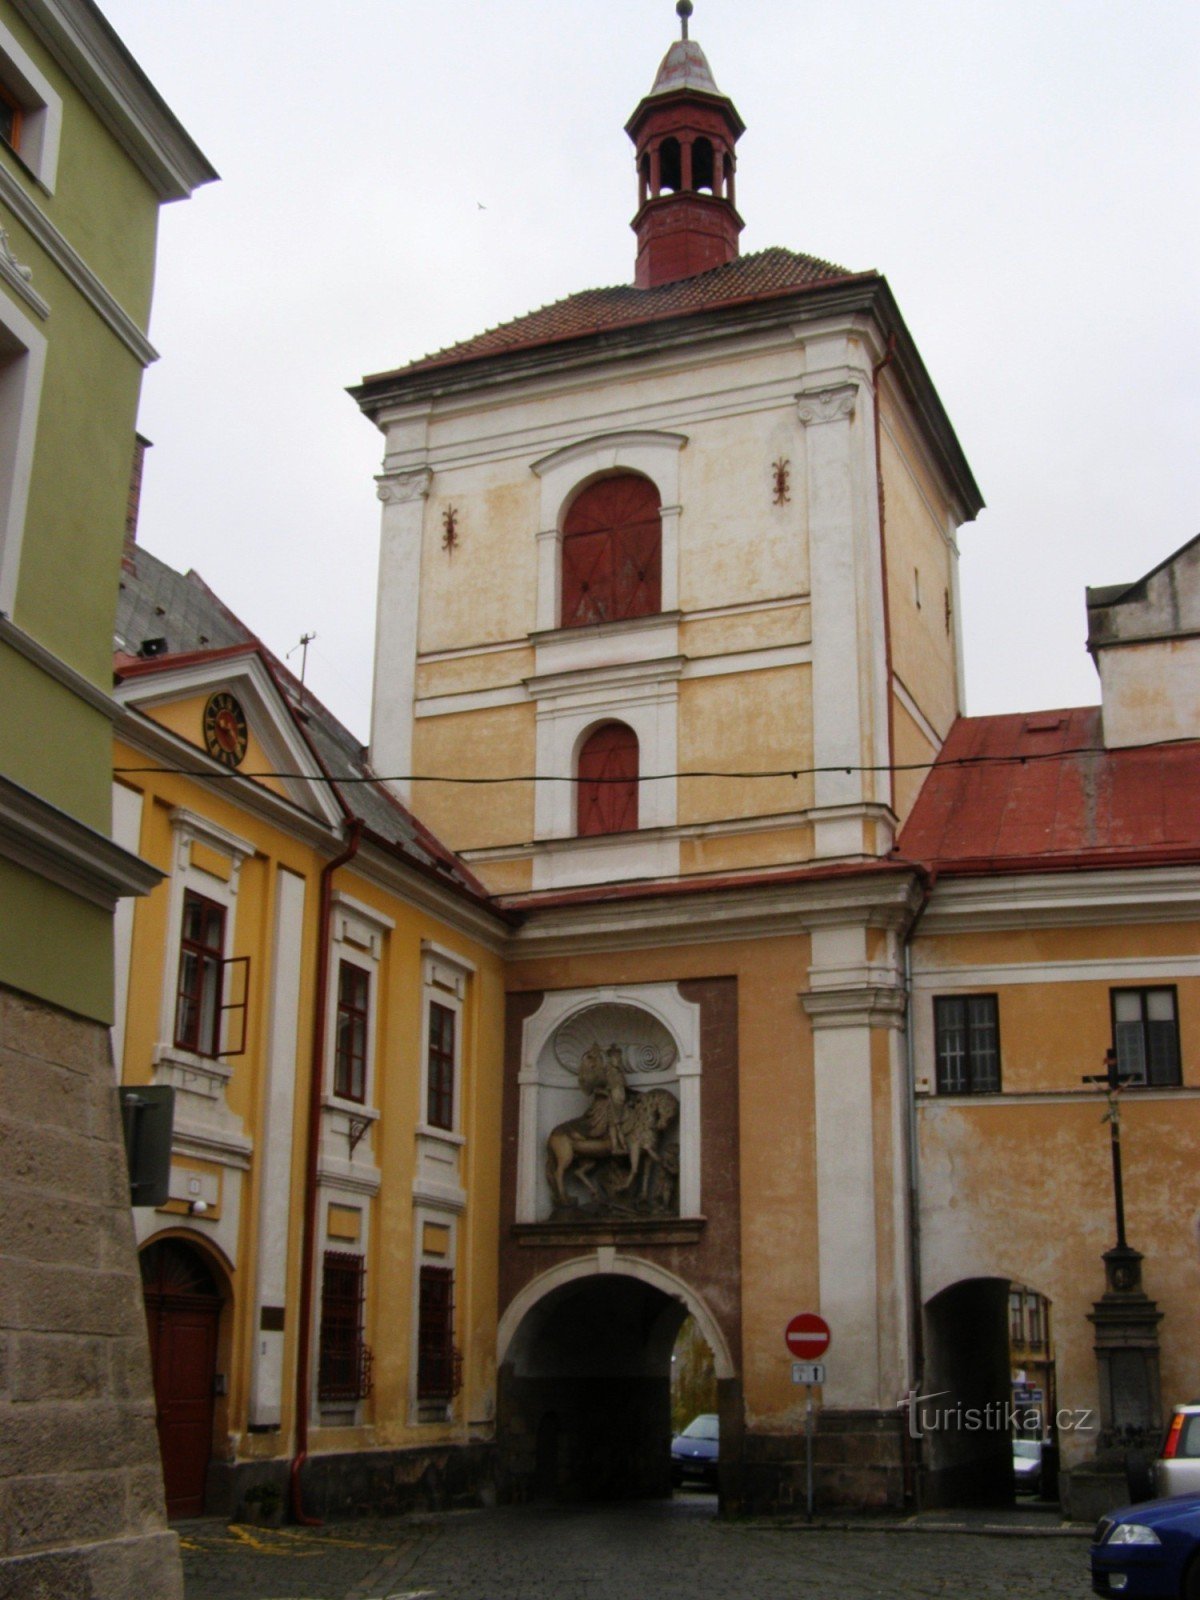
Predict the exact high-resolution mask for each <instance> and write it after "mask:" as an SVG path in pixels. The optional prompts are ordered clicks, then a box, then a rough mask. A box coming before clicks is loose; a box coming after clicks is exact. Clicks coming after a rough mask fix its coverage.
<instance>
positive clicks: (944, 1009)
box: [933, 994, 1000, 1094]
mask: <svg viewBox="0 0 1200 1600" xmlns="http://www.w3.org/2000/svg"><path fill="white" fill-rule="evenodd" d="M933 1028H934V1049H935V1053H936V1056H937V1086H938V1093H939V1094H997V1093H999V1090H1000V1017H999V1012H998V1008H997V1004H996V996H995V995H994V994H965V995H953V996H942V997H939V998H938V999H935V1000H934V1002H933Z"/></svg>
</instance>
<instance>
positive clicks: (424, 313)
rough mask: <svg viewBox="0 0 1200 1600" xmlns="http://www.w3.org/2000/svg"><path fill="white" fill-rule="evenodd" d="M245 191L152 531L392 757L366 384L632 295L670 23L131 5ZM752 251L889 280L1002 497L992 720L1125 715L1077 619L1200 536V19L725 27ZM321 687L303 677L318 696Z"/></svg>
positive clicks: (186, 258) (162, 465)
mask: <svg viewBox="0 0 1200 1600" xmlns="http://www.w3.org/2000/svg"><path fill="white" fill-rule="evenodd" d="M101 5H102V7H103V9H104V11H105V14H106V15H107V16H108V18H109V19H110V21H111V22H112V23H113V25H114V26H115V27H116V29H117V30H118V32H119V33H120V34H121V35H122V37H123V38H124V40H125V42H126V44H127V45H128V46H129V48H130V49H131V50H132V51H133V53H134V55H135V56H136V57H137V59H138V60H139V62H140V63H141V65H142V67H143V68H144V69H145V71H146V72H147V73H148V74H149V76H150V78H151V79H152V80H153V82H154V83H155V85H156V86H157V88H158V89H159V90H160V91H161V93H162V94H163V95H164V96H165V97H166V99H167V101H168V103H169V104H170V105H171V107H172V109H173V110H174V111H175V112H176V114H177V115H178V116H179V117H180V119H181V120H182V121H183V123H184V125H185V126H186V127H187V129H188V131H189V132H190V133H191V135H192V136H193V138H194V139H195V140H196V142H197V143H198V144H199V145H200V147H201V148H202V149H203V150H204V152H205V154H206V155H207V156H208V158H209V159H210V161H212V163H213V164H214V165H215V166H216V167H217V169H218V171H219V172H220V173H221V175H222V181H221V182H220V183H219V184H215V185H212V186H210V187H208V188H206V189H202V190H200V191H199V192H198V193H197V194H196V195H195V196H194V197H193V198H192V199H191V200H190V201H186V202H183V203H180V204H177V205H173V206H170V207H168V208H166V210H165V212H164V216H163V224H162V230H161V235H160V244H159V252H158V281H157V291H156V300H155V309H154V316H153V321H152V327H151V334H152V337H153V339H154V342H155V344H156V346H157V347H158V349H159V351H160V352H161V355H162V360H161V361H160V362H159V363H158V364H157V365H156V366H155V367H153V368H151V370H150V372H149V373H148V374H147V377H146V381H145V386H144V389H143V398H142V413H141V427H142V430H143V432H145V433H147V434H148V435H149V437H150V438H151V439H152V440H153V442H154V446H155V448H154V449H153V451H152V452H151V453H150V456H149V459H148V462H147V473H146V484H145V489H144V494H143V503H142V521H141V531H140V537H141V540H142V542H143V543H144V544H145V545H146V546H147V547H148V548H150V549H151V550H153V551H154V553H155V554H157V555H159V556H161V557H162V558H163V559H164V560H166V561H169V562H170V563H171V564H172V565H174V566H177V567H180V568H182V569H184V570H186V569H187V568H189V567H194V568H196V570H197V571H199V572H200V574H201V575H202V576H203V577H204V578H205V579H206V580H207V581H208V582H209V583H210V584H211V585H212V586H213V587H214V588H215V589H216V590H217V592H218V593H219V594H220V595H221V597H222V598H223V599H224V600H225V601H226V602H227V603H228V604H229V605H230V606H232V607H233V609H234V610H235V611H237V612H238V613H239V614H240V615H241V617H242V619H243V620H244V621H245V622H246V623H247V624H249V625H250V626H251V627H252V628H254V629H255V630H256V631H257V632H258V633H259V634H260V635H261V636H262V637H263V638H264V639H265V641H266V642H267V643H268V644H269V645H270V646H271V648H272V649H274V650H275V651H276V652H277V653H279V654H281V655H285V654H286V653H287V652H288V651H289V650H290V649H291V648H292V646H293V645H295V644H296V642H297V641H298V640H299V638H300V636H301V634H302V633H315V634H316V640H315V642H314V644H313V645H312V646H311V648H310V652H309V661H308V682H309V684H310V685H311V687H312V688H313V689H314V690H315V692H316V693H317V694H318V695H320V696H321V697H322V698H323V699H324V700H325V701H326V702H327V704H329V706H330V707H331V708H332V709H333V710H334V711H335V712H336V713H337V714H338V715H339V716H340V717H341V718H342V719H343V721H345V722H346V723H347V724H348V725H349V726H350V727H351V728H352V729H353V730H354V731H355V732H356V733H358V734H360V736H361V737H362V738H364V739H365V738H366V737H367V734H368V731H369V717H370V711H369V707H370V680H371V654H372V647H373V637H374V620H375V619H374V588H375V570H376V558H377V542H378V529H379V506H378V503H377V501H376V499H375V491H374V484H373V482H372V479H373V476H374V474H375V473H376V472H377V471H378V470H379V467H380V458H381V453H382V452H381V445H382V439H381V436H380V435H379V434H377V433H376V431H375V429H374V428H373V426H372V425H371V424H370V423H368V422H367V421H366V420H365V418H363V417H362V416H361V414H360V413H359V411H358V409H357V407H356V406H355V404H354V403H353V401H352V400H350V399H349V397H348V396H347V395H346V394H345V392H344V391H345V387H346V385H348V384H351V383H354V382H356V381H357V380H358V379H359V378H360V377H361V376H362V375H363V374H364V373H368V372H378V371H382V370H387V369H388V368H391V367H394V366H397V365H399V364H401V363H402V362H404V361H407V360H410V359H412V358H414V357H417V356H420V355H423V354H424V353H426V352H427V351H430V350H434V349H437V348H439V347H440V346H442V345H445V344H448V343H451V342H453V341H454V340H456V339H459V338H464V337H467V336H469V335H471V334H473V333H476V332H479V331H480V330H482V329H483V328H485V327H487V326H490V325H492V324H494V323H496V322H499V321H504V320H507V319H509V318H511V317H513V316H517V315H520V314H521V313H523V312H525V311H528V310H531V309H533V308H534V307H536V306H539V305H542V304H545V303H546V302H548V301H551V300H556V299H559V298H560V297H562V296H563V295H566V294H570V293H573V292H574V291H576V290H579V289H584V288H589V287H594V286H596V285H603V284H612V283H622V282H628V281H630V280H631V279H632V275H633V257H634V250H633V235H632V233H631V232H630V230H629V221H630V218H631V217H632V215H633V211H634V206H635V201H636V198H637V196H636V180H635V175H634V166H633V151H632V146H631V145H630V143H629V141H628V139H627V138H626V135H625V133H624V132H623V125H624V122H625V120H626V119H627V117H628V116H629V114H630V112H631V111H632V110H633V108H634V106H635V105H636V104H637V102H638V100H639V99H640V98H641V97H642V95H644V94H645V93H646V91H647V90H648V89H649V87H650V84H651V82H652V81H653V77H654V73H655V70H656V68H657V66H658V63H659V61H660V59H661V57H662V55H663V54H664V52H665V51H666V49H667V47H668V46H669V44H670V42H671V40H672V38H673V37H675V36H676V34H677V31H678V23H677V20H676V17H675V9H674V4H673V0H553V3H550V0H342V4H341V5H340V6H339V7H337V8H334V7H332V6H330V5H329V4H327V3H322V4H317V3H315V0H101ZM692 36H693V38H695V39H697V40H698V41H699V42H700V43H701V45H702V46H703V47H704V50H705V52H706V54H707V55H708V59H709V62H710V64H711V66H712V68H713V72H714V75H715V77H716V80H717V82H718V84H719V85H720V87H721V89H722V90H723V91H724V92H725V93H726V94H728V95H730V96H731V97H732V98H733V100H734V101H735V103H736V105H737V107H738V109H739V111H740V112H741V114H742V117H743V118H744V120H745V122H746V124H747V132H746V134H745V135H744V137H743V138H742V140H741V143H740V145H739V147H738V148H739V168H738V201H739V206H740V209H741V211H742V214H743V216H744V217H745V219H746V230H745V233H744V234H743V236H742V248H743V250H745V251H753V250H759V249H762V248H765V247H766V246H768V245H776V244H778V245H786V246H788V247H790V248H792V249H797V250H803V251H807V252H809V253H810V254H813V255H818V256H823V257H825V258H826V259H828V260H831V261H835V262H838V263H840V264H842V265H844V266H847V267H849V268H851V269H853V270H863V269H867V268H877V269H878V270H879V271H881V272H883V273H885V274H886V276H887V278H888V279H889V281H890V283H891V286H892V289H893V291H894V292H895V294H896V297H897V299H898V301H899V303H900V306H901V309H902V311H903V314H904V317H905V319H906V321H907V323H908V326H909V328H910V330H911V331H912V334H913V336H914V338H915V339H916V341H917V344H918V346H919V348H920V350H921V352H922V355H923V356H924V359H925V363H926V365H927V367H928V368H929V371H930V373H931V374H932V377H933V381H934V383H935V384H936V385H937V388H938V390H939V392H940V394H941V397H942V400H943V402H944V403H945V406H946V408H947V410H948V412H949V414H950V418H951V421H952V422H953V424H954V426H955V429H956V430H957V433H958V436H959V439H960V440H961V442H962V445H963V448H964V450H965V452H966V455H967V459H968V460H969V461H970V463H971V466H972V468H973V470H974V472H975V476H976V478H977V480H978V482H979V484H980V487H981V489H982V491H983V495H984V498H985V499H986V501H987V503H988V509H987V510H986V511H984V512H983V513H982V515H981V516H980V518H979V520H978V521H977V522H976V523H974V524H973V525H971V526H969V527H966V528H964V529H963V530H962V532H961V534H960V544H961V549H962V576H963V598H964V630H965V639H966V656H967V682H968V710H969V711H971V712H974V713H980V712H991V711H1004V710H1021V709H1030V708H1034V707H1046V706H1058V705H1076V704H1088V703H1093V702H1095V701H1096V700H1097V699H1098V698H1099V696H1098V685H1097V679H1096V676H1095V672H1094V669H1093V667H1092V665H1091V662H1090V660H1089V658H1088V656H1087V654H1086V652H1085V650H1084V634H1085V615H1084V588H1085V586H1086V585H1088V584H1105V583H1117V582H1121V581H1124V580H1132V579H1133V578H1136V577H1138V576H1140V575H1141V574H1142V573H1143V572H1145V571H1146V570H1148V569H1149V568H1150V567H1152V566H1154V565H1156V564H1157V563H1158V562H1159V561H1160V560H1161V559H1162V558H1163V557H1165V556H1167V555H1169V554H1170V553H1171V552H1172V551H1173V550H1175V549H1177V548H1178V547H1179V546H1180V545H1181V544H1183V543H1184V542H1185V541H1186V540H1188V539H1190V538H1191V537H1192V536H1193V535H1194V534H1195V533H1197V532H1200V339H1198V334H1200V226H1198V218H1200V181H1198V173H1197V160H1196V157H1197V151H1198V150H1200V6H1197V5H1196V4H1195V3H1194V0H1177V3H1168V0H1125V3H1115V0H1089V3H1082V0H1037V3H1034V0H936V3H935V0H842V3H840V4H836V5H833V4H830V3H829V0H696V12H695V16H694V18H693V22H692ZM299 659H300V658H299V655H295V656H293V657H292V659H291V665H292V666H293V667H294V668H298V666H299Z"/></svg>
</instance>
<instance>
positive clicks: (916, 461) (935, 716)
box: [880, 392, 958, 738]
mask: <svg viewBox="0 0 1200 1600" xmlns="http://www.w3.org/2000/svg"><path fill="white" fill-rule="evenodd" d="M881 417H882V420H883V423H884V426H883V428H882V430H881V440H880V450H881V465H882V471H883V483H884V507H885V527H886V536H887V565H888V608H889V620H890V625H891V638H892V667H893V670H894V671H895V673H896V674H897V676H898V677H899V678H900V680H901V682H902V683H903V684H904V686H905V688H906V689H907V690H908V692H909V694H910V695H911V696H912V697H913V699H914V701H915V702H916V704H917V705H918V706H919V707H920V708H921V711H922V713H923V714H924V716H925V717H926V719H927V720H928V721H929V722H930V723H931V724H932V725H933V727H934V728H935V729H936V730H937V731H938V733H939V734H941V736H942V737H943V738H944V737H945V735H946V733H947V732H948V731H949V728H950V724H951V722H952V721H953V720H954V717H955V715H956V713H957V710H958V706H957V687H956V679H955V670H954V651H955V645H954V616H953V594H954V585H953V581H952V577H951V566H950V562H951V554H950V550H949V547H948V545H947V543H946V539H945V533H944V530H945V529H946V528H948V527H949V526H950V521H951V517H950V508H949V503H948V501H947V498H946V495H945V493H944V492H943V491H942V490H941V488H940V487H939V486H938V484H937V483H936V482H935V481H934V478H933V475H932V473H931V472H930V471H929V469H928V467H927V466H926V464H925V462H924V461H923V460H922V459H921V457H920V455H919V454H918V451H917V447H916V444H915V442H914V441H913V440H912V438H911V435H910V434H909V432H908V428H907V423H906V420H905V417H904V415H903V413H902V412H901V411H900V409H899V407H898V406H897V404H896V402H895V400H894V399H892V398H891V397H890V396H889V395H888V394H887V393H886V392H885V394H884V395H883V397H882V401H881ZM916 572H919V574H920V604H919V605H918V603H917V597H916V592H915V582H914V573H916ZM948 597H949V603H950V606H951V611H950V614H949V616H947V598H948Z"/></svg>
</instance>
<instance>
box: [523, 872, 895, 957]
mask: <svg viewBox="0 0 1200 1600" xmlns="http://www.w3.org/2000/svg"><path fill="white" fill-rule="evenodd" d="M918 901H919V890H918V885H917V879H916V875H915V873H911V872H904V871H896V872H894V873H893V872H886V873H884V872H878V871H874V872H866V871H864V872H863V873H861V874H860V875H855V874H853V873H829V874H819V873H816V872H814V875H813V877H812V878H810V879H800V880H799V881H792V882H788V883H779V882H771V881H769V880H765V879H764V880H762V881H757V882H755V881H751V882H743V883H739V884H737V885H736V886H726V887H718V886H715V885H714V886H712V887H708V886H704V885H700V886H696V887H695V888H694V889H693V890H692V891H691V892H688V893H674V894H657V895H656V894H655V893H654V891H653V890H649V889H648V890H646V891H645V892H644V893H639V894H638V895H637V896H636V897H634V896H631V895H615V896H613V897H612V898H606V899H590V900H586V901H581V902H580V903H578V904H574V905H561V904H560V905H557V906H547V907H545V908H544V909H543V908H538V907H537V906H536V905H531V906H530V907H528V909H525V908H520V909H522V910H523V911H524V921H523V922H522V925H521V926H520V927H519V928H518V929H517V931H516V932H515V933H514V934H513V936H512V938H511V939H510V940H509V943H508V948H507V955H508V958H509V960H510V961H522V960H535V959H539V958H541V957H542V956H544V955H555V956H558V955H576V954H591V953H599V952H601V951H606V950H636V949H646V948H650V947H652V946H654V945H661V944H678V945H687V944H715V943H725V942H726V941H733V940H743V939H760V938H770V937H786V936H790V935H795V934H798V933H806V932H808V931H810V930H811V929H813V928H816V927H820V926H831V925H840V926H848V925H854V926H867V927H903V926H905V925H906V924H907V923H908V922H909V921H910V920H911V918H912V916H913V914H914V911H915V909H916V906H917V903H918Z"/></svg>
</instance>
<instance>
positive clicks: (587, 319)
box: [363, 247, 874, 384]
mask: <svg viewBox="0 0 1200 1600" xmlns="http://www.w3.org/2000/svg"><path fill="white" fill-rule="evenodd" d="M872 276H874V274H872V273H853V272H848V271H847V270H846V268H845V267H838V266H834V265H833V263H832V262H829V261H822V260H820V259H819V258H818V257H817V256H806V255H801V254H799V253H798V252H797V251H794V250H784V249H782V248H779V247H774V248H772V249H769V250H759V251H757V252H756V253H755V254H753V255H748V256H738V257H737V259H736V260H734V261H730V262H727V263H726V265H725V266H723V267H714V268H713V269H712V271H711V272H700V273H697V274H696V275H695V276H694V277H690V278H680V279H679V280H677V281H676V282H674V283H666V284H662V285H660V286H659V287H658V288H655V289H638V288H635V287H634V286H633V285H632V284H619V285H617V286H616V287H614V288H611V289H585V290H583V291H582V292H581V293H580V294H572V295H568V296H567V298H566V299H565V300H556V301H555V302H554V303H553V304H552V305H548V306H543V307H542V308H541V309H540V310H539V311H531V312H529V313H528V315H526V316H523V317H517V318H516V319H515V320H514V321H512V322H504V323H501V324H500V326H499V327H497V328H489V329H487V330H486V332H484V333H481V334H477V335H476V336H475V338H473V339H464V340H463V341H462V342H461V343H460V344H454V345H450V346H449V347H448V348H447V349H445V350H439V351H437V352H436V353H435V354H433V355H428V356H422V357H421V359H420V360H418V361H410V362H409V363H408V364H407V366H404V367H400V368H398V369H397V371H395V372H381V373H376V374H374V375H373V376H371V377H369V378H364V379H363V383H364V384H371V383H377V382H379V381H380V380H381V379H384V378H394V377H397V376H399V374H400V373H410V372H421V371H423V370H424V369H425V368H428V367H443V366H452V365H454V364H455V363H457V362H460V361H478V360H481V359H483V358H484V357H485V356H501V355H507V354H509V352H511V351H514V350H528V349H532V348H534V347H535V346H537V345H544V344H555V343H558V342H559V341H561V340H565V339H580V338H584V337H586V336H587V335H588V334H595V333H605V332H608V331H609V330H611V329H615V328H629V327H634V326H636V325H637V324H638V323H645V322H657V321H659V320H661V319H662V318H664V317H682V316H687V315H688V314H689V313H692V312H697V311H711V310H714V309H716V308H717V307H720V306H730V305H736V304H738V303H739V302H744V301H752V300H763V299H768V298H770V297H772V296H774V295H780V294H785V293H789V292H793V291H795V290H797V289H809V288H813V287H815V286H817V285H820V284H825V283H840V282H844V281H847V280H850V279H854V278H863V277H867V278H869V277H872Z"/></svg>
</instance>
